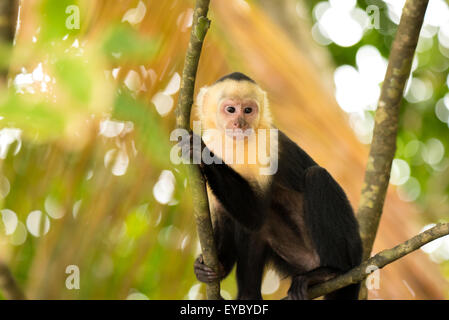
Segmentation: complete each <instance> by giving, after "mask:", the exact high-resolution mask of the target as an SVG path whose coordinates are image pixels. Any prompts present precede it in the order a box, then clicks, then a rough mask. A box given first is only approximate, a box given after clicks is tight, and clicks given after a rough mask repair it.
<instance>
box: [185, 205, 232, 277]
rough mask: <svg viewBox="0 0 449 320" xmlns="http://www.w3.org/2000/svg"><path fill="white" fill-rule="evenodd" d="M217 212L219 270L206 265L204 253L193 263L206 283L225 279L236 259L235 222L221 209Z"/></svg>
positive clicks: (216, 231) (215, 225)
mask: <svg viewBox="0 0 449 320" xmlns="http://www.w3.org/2000/svg"><path fill="white" fill-rule="evenodd" d="M215 214H216V215H217V216H218V218H217V221H216V222H215V224H214V238H215V244H216V246H217V251H218V252H217V254H218V261H219V262H220V265H219V270H218V271H217V272H215V271H214V270H212V268H210V267H208V266H207V265H205V264H204V261H203V256H202V255H200V256H199V257H198V258H197V259H196V260H195V263H194V265H193V269H194V272H195V275H196V277H197V279H198V280H199V281H201V282H205V283H211V282H215V281H219V280H222V279H224V278H225V277H226V276H227V275H228V274H229V272H231V270H232V267H233V266H234V263H235V260H236V250H235V244H234V234H235V231H234V222H233V221H232V220H231V218H228V217H227V216H226V213H225V212H223V210H221V209H218V210H217V211H216V212H215Z"/></svg>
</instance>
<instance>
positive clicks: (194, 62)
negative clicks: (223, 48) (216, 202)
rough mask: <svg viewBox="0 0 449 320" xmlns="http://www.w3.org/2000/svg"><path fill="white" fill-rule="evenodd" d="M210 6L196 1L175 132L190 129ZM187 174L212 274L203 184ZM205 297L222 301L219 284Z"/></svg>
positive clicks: (190, 170) (191, 171) (195, 173)
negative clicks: (196, 79) (191, 112)
mask: <svg viewBox="0 0 449 320" xmlns="http://www.w3.org/2000/svg"><path fill="white" fill-rule="evenodd" d="M209 2H210V0H197V1H196V6H195V11H194V16H193V26H192V31H191V35H190V42H189V47H188V49H187V53H186V58H185V62H184V70H183V73H182V81H181V91H180V94H179V99H178V106H177V108H176V124H177V127H178V128H183V129H186V130H189V129H190V111H191V109H192V105H193V93H194V90H195V78H196V73H197V70H198V63H199V60H200V55H201V49H202V47H203V41H204V38H205V36H206V33H207V30H208V29H209V25H210V20H209V19H207V12H208V11H209ZM187 174H188V177H189V182H190V187H191V189H192V196H193V204H194V215H195V220H196V225H197V231H198V236H199V239H200V244H201V249H202V252H203V258H204V263H205V264H206V265H208V266H209V267H211V268H212V269H213V270H218V258H217V252H216V249H215V244H214V235H213V230H212V222H211V218H210V212H209V202H208V199H207V190H206V184H205V181H204V178H203V176H202V175H201V173H200V171H199V168H198V167H197V166H193V165H189V166H187ZM206 296H207V299H209V300H217V299H221V296H220V282H219V281H217V282H215V283H211V284H207V286H206Z"/></svg>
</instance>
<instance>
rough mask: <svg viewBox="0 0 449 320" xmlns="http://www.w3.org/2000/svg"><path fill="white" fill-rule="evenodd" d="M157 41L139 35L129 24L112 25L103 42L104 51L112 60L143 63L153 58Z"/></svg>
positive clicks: (157, 44)
mask: <svg viewBox="0 0 449 320" xmlns="http://www.w3.org/2000/svg"><path fill="white" fill-rule="evenodd" d="M158 47H159V42H158V41H156V40H155V39H153V38H148V37H144V36H142V35H140V34H139V33H138V32H137V31H136V30H134V29H133V28H132V27H130V26H124V25H119V26H116V27H113V28H112V29H111V30H110V31H109V33H108V35H107V36H106V40H105V42H104V44H103V51H104V53H105V54H106V55H107V56H108V57H110V58H111V59H114V60H119V61H121V62H123V61H132V62H133V63H144V62H146V61H148V60H149V59H151V58H153V57H154V55H155V54H156V52H157V49H158Z"/></svg>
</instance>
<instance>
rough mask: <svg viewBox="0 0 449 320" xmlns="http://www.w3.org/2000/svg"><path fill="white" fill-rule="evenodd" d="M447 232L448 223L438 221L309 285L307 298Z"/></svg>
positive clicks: (357, 277)
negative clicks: (349, 266) (331, 275)
mask: <svg viewBox="0 0 449 320" xmlns="http://www.w3.org/2000/svg"><path fill="white" fill-rule="evenodd" d="M448 234H449V223H440V224H438V225H436V226H435V227H433V228H431V229H429V230H426V231H424V232H422V233H420V234H418V235H416V236H414V237H413V238H411V239H409V240H407V241H405V242H403V243H401V244H399V245H397V246H396V247H394V248H392V249H386V250H383V251H381V252H379V253H378V254H376V255H375V256H373V257H372V258H370V259H368V260H366V261H365V262H363V263H362V264H360V265H359V266H357V267H355V268H354V269H352V270H350V271H349V272H347V273H345V274H343V275H341V276H338V277H336V278H334V279H331V280H329V281H326V282H324V283H321V284H318V285H316V286H313V287H311V288H310V289H309V298H310V299H314V298H317V297H320V296H322V295H325V294H328V293H330V292H333V291H335V290H338V289H340V288H343V287H346V286H348V285H350V284H353V283H357V282H360V281H362V280H363V279H365V278H366V277H367V276H368V275H369V272H368V273H367V268H368V267H371V266H374V267H377V268H379V269H381V268H383V267H384V266H386V265H388V264H390V263H392V262H394V261H396V260H398V259H400V258H402V257H404V256H405V255H407V254H409V253H411V252H413V251H415V250H417V249H419V248H421V247H422V246H423V245H425V244H426V243H429V242H431V241H433V240H436V239H438V238H441V237H443V236H446V235H448ZM374 269H375V268H374ZM369 270H373V268H369Z"/></svg>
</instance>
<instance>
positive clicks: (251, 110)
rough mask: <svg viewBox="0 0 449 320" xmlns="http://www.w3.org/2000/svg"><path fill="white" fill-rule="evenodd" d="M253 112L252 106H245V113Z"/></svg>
mask: <svg viewBox="0 0 449 320" xmlns="http://www.w3.org/2000/svg"><path fill="white" fill-rule="evenodd" d="M251 112H253V108H249V107H248V108H245V113H251Z"/></svg>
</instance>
